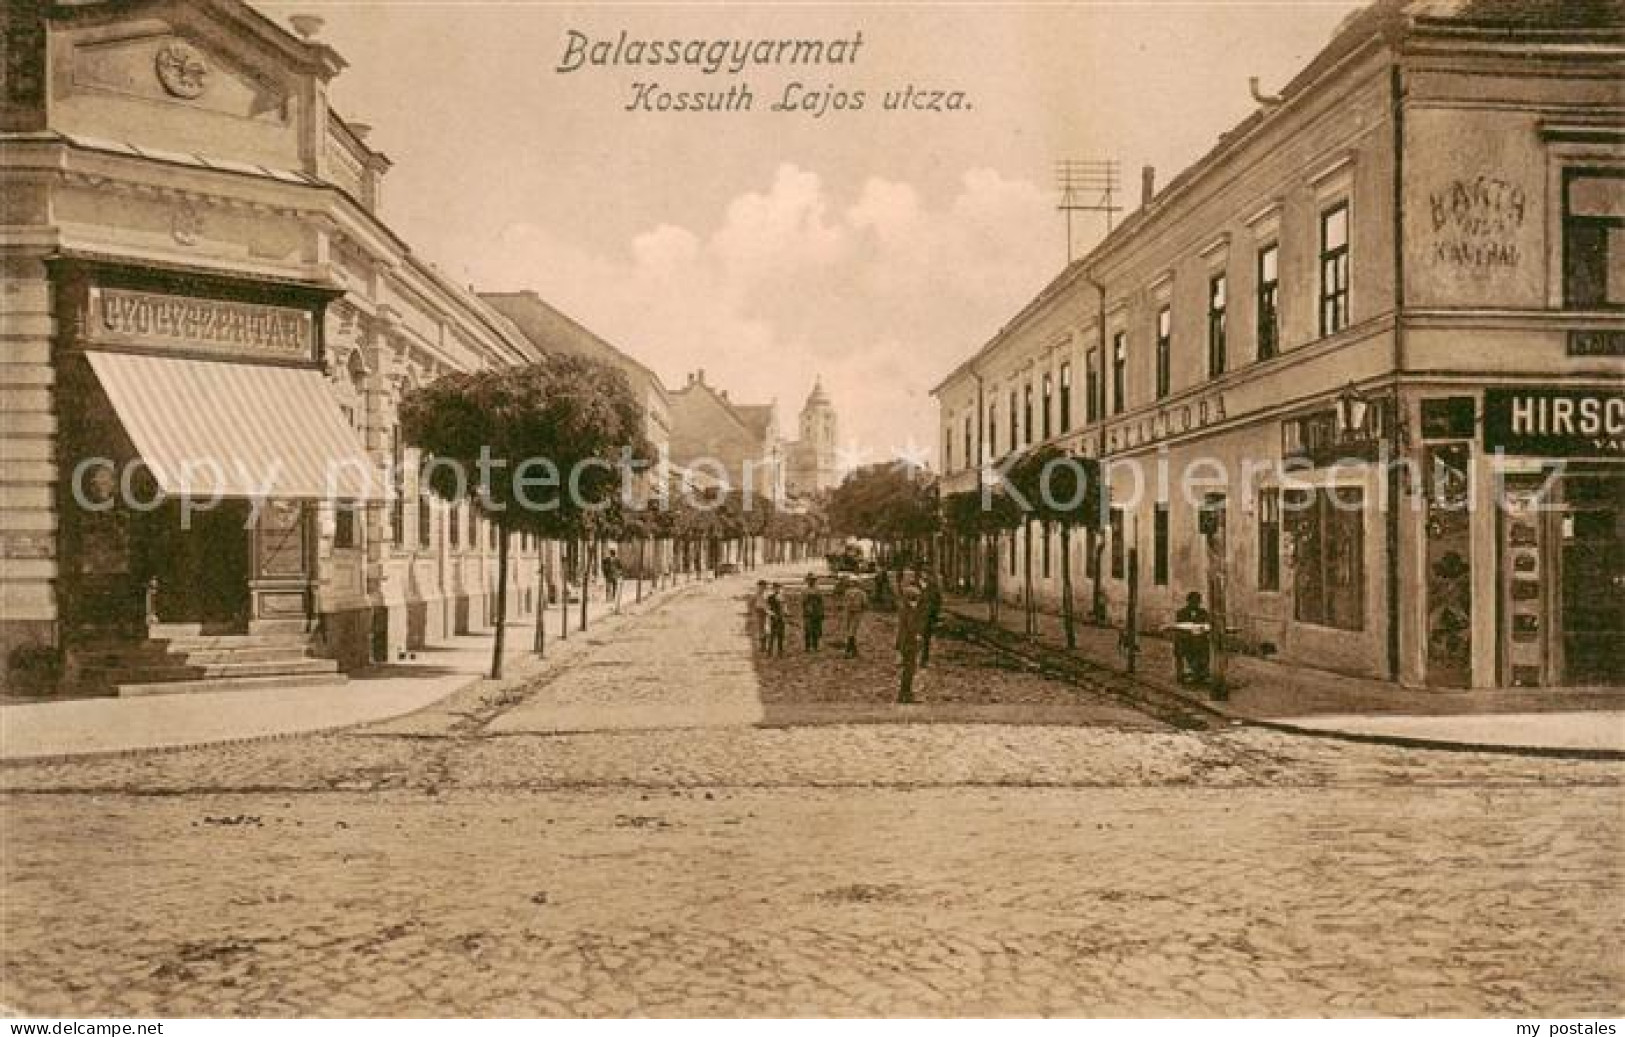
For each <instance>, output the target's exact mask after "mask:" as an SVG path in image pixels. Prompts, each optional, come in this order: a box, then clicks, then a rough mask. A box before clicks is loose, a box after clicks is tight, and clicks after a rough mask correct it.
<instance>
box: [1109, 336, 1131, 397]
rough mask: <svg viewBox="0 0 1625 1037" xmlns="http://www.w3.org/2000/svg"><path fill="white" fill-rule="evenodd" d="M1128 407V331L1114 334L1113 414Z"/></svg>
mask: <svg viewBox="0 0 1625 1037" xmlns="http://www.w3.org/2000/svg"><path fill="white" fill-rule="evenodd" d="M1127 409H1128V332H1127V331H1123V330H1118V331H1117V332H1115V333H1114V334H1113V335H1112V415H1113V416H1114V417H1115V416H1116V415H1118V414H1121V413H1123V412H1124V411H1125V410H1127Z"/></svg>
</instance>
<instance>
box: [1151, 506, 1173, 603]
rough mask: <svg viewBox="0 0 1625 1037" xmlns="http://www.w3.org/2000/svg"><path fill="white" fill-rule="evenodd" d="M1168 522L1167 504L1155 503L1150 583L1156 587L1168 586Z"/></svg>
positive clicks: (1152, 516) (1152, 520)
mask: <svg viewBox="0 0 1625 1037" xmlns="http://www.w3.org/2000/svg"><path fill="white" fill-rule="evenodd" d="M1169 521H1170V520H1169V517H1168V502H1167V501H1157V503H1156V505H1155V507H1154V508H1153V509H1152V512H1151V583H1152V584H1153V585H1154V586H1157V587H1166V586H1168V555H1169V540H1170V539H1171V537H1170V532H1169Z"/></svg>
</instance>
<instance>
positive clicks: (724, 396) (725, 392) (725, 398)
mask: <svg viewBox="0 0 1625 1037" xmlns="http://www.w3.org/2000/svg"><path fill="white" fill-rule="evenodd" d="M717 395H718V396H720V397H722V402H723V403H727V402H728V390H726V389H723V390H721V391H720V392H718V393H717Z"/></svg>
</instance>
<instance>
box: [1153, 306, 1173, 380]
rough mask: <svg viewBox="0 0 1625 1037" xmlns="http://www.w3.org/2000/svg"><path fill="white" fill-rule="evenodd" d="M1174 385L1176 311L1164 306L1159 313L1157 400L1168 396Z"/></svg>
mask: <svg viewBox="0 0 1625 1037" xmlns="http://www.w3.org/2000/svg"><path fill="white" fill-rule="evenodd" d="M1173 384H1174V311H1173V308H1172V307H1169V306H1164V307H1163V308H1162V309H1160V310H1158V311H1157V399H1159V400H1160V399H1162V398H1163V397H1164V396H1167V395H1168V393H1169V391H1170V390H1171V389H1172V388H1173Z"/></svg>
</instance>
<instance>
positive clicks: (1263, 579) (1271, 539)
mask: <svg viewBox="0 0 1625 1037" xmlns="http://www.w3.org/2000/svg"><path fill="white" fill-rule="evenodd" d="M1258 589H1259V590H1261V591H1278V590H1280V589H1281V491H1280V490H1273V489H1271V490H1259V491H1258Z"/></svg>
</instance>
